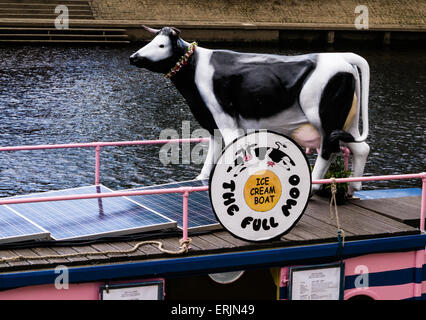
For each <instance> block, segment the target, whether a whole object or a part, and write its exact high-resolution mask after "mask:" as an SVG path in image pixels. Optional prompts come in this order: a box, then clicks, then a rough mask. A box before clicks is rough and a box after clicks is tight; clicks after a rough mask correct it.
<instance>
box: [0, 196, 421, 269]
mask: <svg viewBox="0 0 426 320" xmlns="http://www.w3.org/2000/svg"><path fill="white" fill-rule="evenodd" d="M411 198H413V197H411ZM383 200H386V201H383ZM417 201H418V202H419V205H420V201H419V199H417ZM415 203H416V202H415V200H413V199H408V198H407V199H405V198H404V199H402V198H393V199H377V200H357V201H351V202H349V203H348V204H346V205H342V206H338V212H339V218H340V222H341V227H342V229H343V230H344V231H345V237H346V238H345V239H346V241H350V240H360V239H371V238H375V237H384V236H397V235H404V234H415V233H418V232H419V231H418V229H416V228H413V227H411V226H409V225H407V224H405V223H403V220H401V219H400V218H399V219H398V218H395V217H394V216H393V214H395V212H396V211H398V209H395V208H400V207H401V206H404V207H409V208H412V209H410V210H414V211H415V210H417V208H416V207H415ZM413 204H414V205H413ZM393 209H394V210H393ZM377 210H379V211H380V212H379V213H378V212H376V211H377ZM419 210H420V209H418V211H417V212H416V218H417V219H418V216H419ZM382 211H385V212H382ZM414 211H413V212H414ZM410 214H411V213H410ZM410 214H409V215H410ZM189 236H190V238H191V239H192V244H191V249H190V251H189V252H188V253H187V254H186V255H202V254H212V253H213V254H214V253H220V252H235V251H241V250H258V249H262V248H274V247H286V246H294V245H311V244H316V243H324V242H334V241H337V240H336V239H337V227H336V221H335V220H334V217H333V219H331V218H330V211H329V203H328V201H327V200H326V199H322V198H317V197H314V198H313V199H311V201H310V202H309V205H308V207H307V209H306V212H305V213H304V215H303V216H302V218H301V219H300V221H299V222H298V223H297V224H296V226H295V227H294V228H293V229H292V230H291V231H290V232H289V233H288V234H286V235H284V236H282V237H281V239H279V240H273V241H267V242H261V243H254V242H249V241H244V240H242V239H238V238H236V237H234V236H233V235H232V234H230V233H229V232H228V231H225V230H223V229H222V230H219V231H212V232H210V233H206V234H198V235H197V234H194V235H191V233H190V235H189ZM154 240H157V241H160V242H162V243H163V246H164V248H165V249H167V250H172V251H177V250H178V249H179V240H180V238H179V237H172V238H163V239H154ZM138 242H139V241H137V240H133V241H126V242H124V241H121V242H120V241H117V242H108V243H95V244H92V245H84V246H60V247H55V246H53V247H51V248H42V247H36V248H32V249H29V248H28V249H14V250H0V256H4V257H12V256H16V255H25V256H44V255H52V254H55V253H58V254H60V255H62V254H68V253H76V252H80V253H87V252H89V253H88V254H83V255H81V256H78V257H69V258H62V257H58V258H54V259H52V258H49V259H41V260H40V259H37V260H28V261H13V262H6V263H1V264H0V270H2V271H4V270H26V269H37V268H46V267H52V266H54V265H57V264H64V265H91V264H96V263H108V262H114V261H116V262H118V261H135V260H144V259H155V258H162V259H167V258H174V257H176V255H170V254H166V253H164V252H162V251H161V250H159V249H158V247H157V246H156V245H152V244H147V245H143V246H141V247H139V248H138V250H136V251H135V252H132V253H111V254H108V253H105V254H101V255H90V252H106V251H117V250H123V251H127V250H129V249H132V248H133V246H134V245H135V244H137V243H138Z"/></svg>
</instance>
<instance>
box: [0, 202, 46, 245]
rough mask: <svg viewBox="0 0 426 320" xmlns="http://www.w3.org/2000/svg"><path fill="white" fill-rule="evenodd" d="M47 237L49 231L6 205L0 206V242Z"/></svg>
mask: <svg viewBox="0 0 426 320" xmlns="http://www.w3.org/2000/svg"><path fill="white" fill-rule="evenodd" d="M48 238H49V232H47V231H46V230H43V229H42V228H40V227H38V226H37V225H35V224H34V223H32V222H30V221H28V220H27V219H25V218H24V217H21V216H20V215H19V214H17V213H16V212H14V211H13V210H12V209H10V208H9V207H8V206H5V205H2V206H0V243H8V242H18V241H25V240H35V239H48Z"/></svg>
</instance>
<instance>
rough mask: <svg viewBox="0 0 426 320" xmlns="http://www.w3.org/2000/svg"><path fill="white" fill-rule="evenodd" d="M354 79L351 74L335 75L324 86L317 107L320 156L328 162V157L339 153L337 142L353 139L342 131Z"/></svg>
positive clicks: (352, 92)
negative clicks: (319, 128)
mask: <svg viewBox="0 0 426 320" xmlns="http://www.w3.org/2000/svg"><path fill="white" fill-rule="evenodd" d="M354 91H355V79H354V77H353V75H352V74H351V73H348V72H338V73H336V74H335V75H334V76H333V77H332V78H330V80H329V81H328V83H327V85H326V86H325V88H324V90H323V92H322V96H321V102H320V105H319V116H320V119H321V124H322V127H323V129H324V133H325V135H324V137H323V150H322V154H321V156H322V157H323V158H324V159H326V160H328V159H329V158H330V155H331V154H332V153H335V152H339V150H340V145H339V141H344V142H353V141H354V137H353V136H352V135H351V134H350V133H348V132H345V131H343V130H342V128H343V125H344V124H345V121H346V118H347V117H348V114H349V111H350V110H351V107H352V101H353V97H354Z"/></svg>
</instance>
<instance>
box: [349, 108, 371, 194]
mask: <svg viewBox="0 0 426 320" xmlns="http://www.w3.org/2000/svg"><path fill="white" fill-rule="evenodd" d="M358 119H359V110H358V111H357V114H356V116H355V118H354V119H353V121H352V123H351V125H350V127H349V128H348V132H349V133H351V134H352V135H353V136H354V138H355V139H358V138H359V137H360V133H359V128H358V123H359V121H358ZM345 145H346V146H347V147H348V148H349V150H351V152H352V175H353V176H354V177H361V176H362V175H363V174H364V168H365V163H366V162H367V157H368V154H369V153H370V146H369V145H368V144H367V143H365V142H353V143H345ZM361 186H362V184H361V182H351V183H350V184H349V189H348V194H349V195H353V193H354V191H359V190H361Z"/></svg>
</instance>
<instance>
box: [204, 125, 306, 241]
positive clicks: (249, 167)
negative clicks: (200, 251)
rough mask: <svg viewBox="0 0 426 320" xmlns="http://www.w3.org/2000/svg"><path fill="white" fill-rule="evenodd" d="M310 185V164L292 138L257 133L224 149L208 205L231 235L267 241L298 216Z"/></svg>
mask: <svg viewBox="0 0 426 320" xmlns="http://www.w3.org/2000/svg"><path fill="white" fill-rule="evenodd" d="M311 184H312V178H311V170H310V166H309V163H308V160H307V158H306V156H305V154H304V153H303V151H302V150H301V149H300V147H299V146H298V145H297V144H296V143H295V142H294V141H293V140H292V139H291V138H289V137H287V136H285V135H282V134H278V133H275V132H271V131H266V130H265V131H255V132H251V133H247V134H245V135H243V136H241V137H239V138H238V139H236V140H235V141H234V142H233V143H231V144H230V145H228V146H227V147H226V148H225V150H223V152H222V155H221V156H220V158H219V159H218V161H217V164H216V165H215V167H214V168H213V171H212V174H211V175H210V188H209V192H210V201H211V203H212V207H213V211H214V213H215V215H216V218H217V219H218V221H219V222H220V223H221V224H222V225H223V227H224V228H225V229H227V230H228V231H229V232H231V233H232V234H233V235H235V236H236V237H238V238H242V239H244V240H248V241H265V240H270V239H273V238H276V237H279V236H281V235H283V234H285V233H287V232H288V231H289V230H290V229H291V228H292V227H293V226H294V225H295V224H296V222H297V221H298V220H299V219H300V218H301V216H302V214H303V212H304V211H305V209H306V205H307V203H308V200H309V195H310V192H311Z"/></svg>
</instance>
